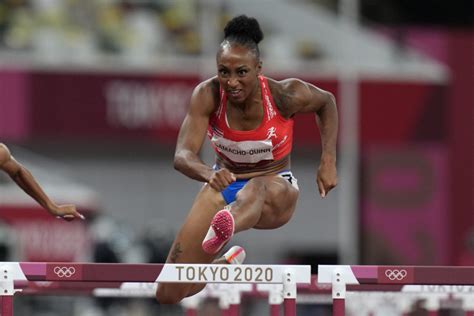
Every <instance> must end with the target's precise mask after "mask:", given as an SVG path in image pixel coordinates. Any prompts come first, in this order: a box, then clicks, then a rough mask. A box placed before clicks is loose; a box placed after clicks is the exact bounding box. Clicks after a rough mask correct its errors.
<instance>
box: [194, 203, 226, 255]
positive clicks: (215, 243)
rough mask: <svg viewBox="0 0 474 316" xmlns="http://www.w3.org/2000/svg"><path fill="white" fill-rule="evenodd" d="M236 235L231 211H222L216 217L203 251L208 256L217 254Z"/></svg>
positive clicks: (203, 243)
mask: <svg viewBox="0 0 474 316" xmlns="http://www.w3.org/2000/svg"><path fill="white" fill-rule="evenodd" d="M233 235H234V217H233V216H232V214H231V213H230V211H229V210H226V209H224V210H221V211H219V212H217V213H216V215H214V218H213V219H212V221H211V227H210V228H209V230H208V232H207V235H206V237H205V238H204V240H203V242H202V249H203V250H204V251H205V252H206V253H208V254H216V253H217V252H219V250H221V249H222V247H224V245H225V244H226V243H227V242H228V241H229V240H230V239H231V238H232V236H233Z"/></svg>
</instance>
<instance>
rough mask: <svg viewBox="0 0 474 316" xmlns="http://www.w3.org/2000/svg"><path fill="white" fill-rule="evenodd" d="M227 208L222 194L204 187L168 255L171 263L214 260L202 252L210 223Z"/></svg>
mask: <svg viewBox="0 0 474 316" xmlns="http://www.w3.org/2000/svg"><path fill="white" fill-rule="evenodd" d="M224 206H225V202H224V199H223V198H222V195H221V193H220V192H217V191H215V190H214V189H212V188H211V187H210V186H209V185H204V186H203V187H202V188H201V191H200V192H199V193H198V195H197V196H196V198H195V200H194V202H193V205H192V207H191V210H190V211H189V214H188V216H187V217H186V219H185V221H184V223H183V225H182V226H181V229H180V230H179V232H178V234H177V235H176V238H175V240H174V243H173V246H172V247H171V250H170V252H169V254H168V258H167V262H170V263H208V262H211V261H212V260H213V259H214V257H215V256H214V255H209V254H207V253H205V252H204V251H203V250H202V246H201V243H202V240H203V239H204V237H205V235H206V233H207V231H208V229H209V225H210V222H211V220H212V218H213V216H214V215H215V214H216V212H217V211H219V210H221V209H222V208H223V207H224Z"/></svg>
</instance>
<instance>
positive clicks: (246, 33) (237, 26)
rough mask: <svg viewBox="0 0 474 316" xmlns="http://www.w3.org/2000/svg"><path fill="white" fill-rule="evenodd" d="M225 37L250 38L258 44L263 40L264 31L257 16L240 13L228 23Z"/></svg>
mask: <svg viewBox="0 0 474 316" xmlns="http://www.w3.org/2000/svg"><path fill="white" fill-rule="evenodd" d="M224 37H225V38H228V37H237V38H250V39H251V40H252V41H254V42H255V43H257V44H258V43H260V42H261V41H262V40H263V32H262V30H261V29H260V24H259V23H258V21H257V20H256V19H255V18H251V17H248V16H246V15H239V16H237V17H235V18H233V19H232V20H230V21H229V22H228V23H227V25H226V26H225V28H224Z"/></svg>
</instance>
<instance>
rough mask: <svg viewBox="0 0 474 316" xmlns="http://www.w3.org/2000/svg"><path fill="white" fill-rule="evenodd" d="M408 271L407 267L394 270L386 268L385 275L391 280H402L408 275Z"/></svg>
mask: <svg viewBox="0 0 474 316" xmlns="http://www.w3.org/2000/svg"><path fill="white" fill-rule="evenodd" d="M407 274H408V272H407V270H405V269H401V270H398V269H393V270H390V269H388V270H385V276H386V277H387V278H388V279H389V280H390V281H395V280H397V281H401V280H403V279H404V278H405V277H406V276H407Z"/></svg>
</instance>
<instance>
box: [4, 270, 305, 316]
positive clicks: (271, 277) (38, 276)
mask: <svg viewBox="0 0 474 316" xmlns="http://www.w3.org/2000/svg"><path fill="white" fill-rule="evenodd" d="M0 271H1V272H2V278H1V279H0V290H1V292H0V303H1V315H2V316H13V296H14V294H15V292H16V291H21V289H20V290H19V289H15V284H20V283H25V281H26V282H28V281H51V282H57V283H61V282H65V283H71V282H73V283H76V282H77V283H81V284H87V283H98V282H127V283H131V282H133V283H148V282H155V283H230V284H281V285H283V300H284V302H283V304H284V315H285V316H295V315H296V295H297V285H298V284H310V283H311V267H310V266H309V265H308V266H304V265H226V264H223V265H217V264H216V265H214V264H119V263H117V264H105V263H75V262H47V263H46V262H42V263H41V262H35V263H31V262H0ZM229 294H230V296H229V298H230V300H231V301H230V306H232V305H237V306H238V304H237V303H238V301H236V302H235V304H232V303H233V301H232V300H233V299H236V298H237V296H239V299H240V294H239V293H236V290H235V289H234V290H232V289H230V290H229Z"/></svg>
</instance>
